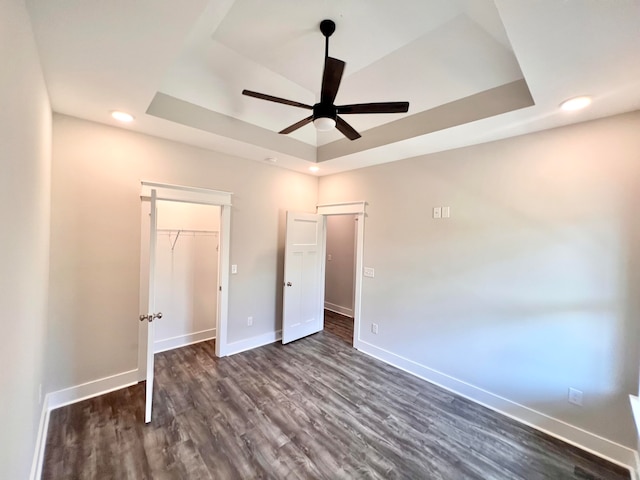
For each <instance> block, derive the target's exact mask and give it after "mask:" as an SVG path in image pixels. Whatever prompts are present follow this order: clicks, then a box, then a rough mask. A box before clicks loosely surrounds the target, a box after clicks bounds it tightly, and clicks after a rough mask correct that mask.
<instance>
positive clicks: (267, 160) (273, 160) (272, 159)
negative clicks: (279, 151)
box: [264, 157, 278, 163]
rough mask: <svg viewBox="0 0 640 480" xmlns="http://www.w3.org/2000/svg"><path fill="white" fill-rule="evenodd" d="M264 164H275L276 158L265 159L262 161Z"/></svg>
mask: <svg viewBox="0 0 640 480" xmlns="http://www.w3.org/2000/svg"><path fill="white" fill-rule="evenodd" d="M264 161H265V162H269V163H276V162H277V161H278V159H277V158H276V157H267V158H265V159H264Z"/></svg>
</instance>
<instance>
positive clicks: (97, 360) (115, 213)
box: [48, 115, 318, 390]
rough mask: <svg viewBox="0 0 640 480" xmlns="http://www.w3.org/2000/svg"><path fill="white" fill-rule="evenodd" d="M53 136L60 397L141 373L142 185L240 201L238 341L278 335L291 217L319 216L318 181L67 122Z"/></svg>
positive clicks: (234, 259) (233, 331) (234, 322)
mask: <svg viewBox="0 0 640 480" xmlns="http://www.w3.org/2000/svg"><path fill="white" fill-rule="evenodd" d="M53 127H54V128H53V169H52V229H51V293H50V296H51V301H50V311H49V314H50V323H51V333H50V336H49V340H48V341H49V347H50V348H49V350H48V365H49V367H50V368H49V372H48V381H49V382H50V385H49V387H50V389H51V390H58V389H61V388H65V387H69V386H72V385H77V384H80V383H82V382H86V381H90V380H95V379H99V378H102V377H105V376H108V375H113V374H117V373H121V372H124V371H128V370H132V369H135V368H136V366H137V347H138V345H137V341H138V320H137V317H138V315H139V312H138V301H139V268H140V208H141V205H140V198H139V195H140V181H141V180H152V181H156V182H163V183H171V184H180V185H190V186H197V187H204V188H213V189H217V190H225V191H230V192H233V193H234V195H233V198H232V201H233V207H232V213H231V252H230V254H231V263H232V264H237V265H238V274H237V275H231V276H230V285H229V331H228V336H229V341H230V342H234V341H238V340H243V339H247V338H251V337H253V336H257V335H260V334H264V333H269V332H273V331H275V330H277V329H279V328H280V318H281V314H280V312H281V294H282V288H281V285H282V254H283V246H284V220H285V211H286V210H287V209H290V210H298V211H314V208H315V203H316V199H317V184H318V182H317V179H316V178H315V177H312V176H308V175H302V174H298V173H294V172H290V171H288V170H284V169H280V168H277V167H273V166H270V165H266V164H261V163H257V162H253V161H249V160H244V159H241V158H237V157H231V156H227V155H223V154H218V153H213V152H211V151H207V150H202V149H198V148H195V147H189V146H185V145H183V144H179V143H175V142H171V141H167V140H161V139H158V138H154V137H149V136H145V135H141V134H137V133H133V132H130V131H127V130H124V129H118V128H112V127H107V126H104V125H100V124H96V123H92V122H87V121H83V120H79V119H75V118H71V117H66V116H61V115H54V122H53ZM248 316H253V326H251V327H248V326H247V317H248Z"/></svg>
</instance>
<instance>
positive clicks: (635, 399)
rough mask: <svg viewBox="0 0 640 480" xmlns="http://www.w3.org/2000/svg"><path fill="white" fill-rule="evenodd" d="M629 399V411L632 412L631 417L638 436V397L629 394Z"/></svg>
mask: <svg viewBox="0 0 640 480" xmlns="http://www.w3.org/2000/svg"><path fill="white" fill-rule="evenodd" d="M629 401H630V402H631V411H632V412H633V419H634V420H635V422H636V429H637V430H638V437H640V398H638V397H636V396H635V395H629Z"/></svg>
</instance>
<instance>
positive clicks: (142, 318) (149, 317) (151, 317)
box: [140, 312, 162, 322]
mask: <svg viewBox="0 0 640 480" xmlns="http://www.w3.org/2000/svg"><path fill="white" fill-rule="evenodd" d="M156 318H162V312H158V313H150V314H149V315H140V321H141V322H144V321H145V320H149V321H150V322H153V320H154V319H156Z"/></svg>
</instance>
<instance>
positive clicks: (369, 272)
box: [364, 267, 376, 278]
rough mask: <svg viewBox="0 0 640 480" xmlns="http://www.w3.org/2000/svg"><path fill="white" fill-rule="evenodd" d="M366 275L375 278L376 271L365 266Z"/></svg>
mask: <svg viewBox="0 0 640 480" xmlns="http://www.w3.org/2000/svg"><path fill="white" fill-rule="evenodd" d="M364 276H365V277H369V278H373V277H375V276H376V271H375V270H374V269H373V268H371V267H364Z"/></svg>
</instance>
